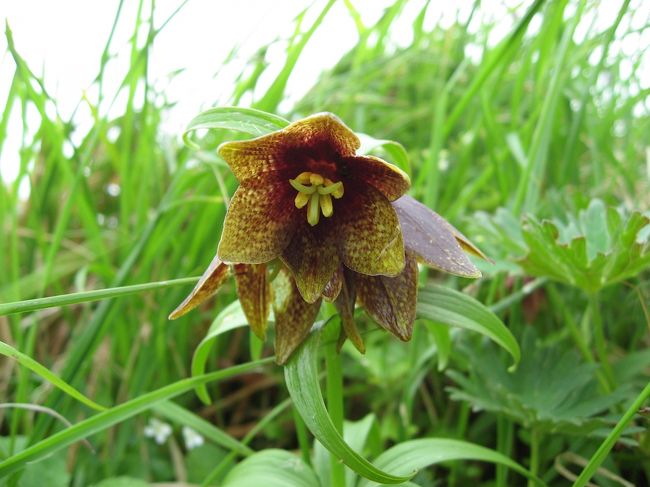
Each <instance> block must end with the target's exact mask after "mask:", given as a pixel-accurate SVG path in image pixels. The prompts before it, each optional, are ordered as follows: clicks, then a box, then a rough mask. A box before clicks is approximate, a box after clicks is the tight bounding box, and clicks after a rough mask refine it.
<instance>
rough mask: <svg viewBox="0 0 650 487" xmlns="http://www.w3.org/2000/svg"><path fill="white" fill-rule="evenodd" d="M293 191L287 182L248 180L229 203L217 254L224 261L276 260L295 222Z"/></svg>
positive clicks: (259, 262) (254, 261)
mask: <svg viewBox="0 0 650 487" xmlns="http://www.w3.org/2000/svg"><path fill="white" fill-rule="evenodd" d="M294 198H295V191H294V190H293V188H291V186H290V185H289V184H288V182H287V181H268V180H265V179H260V178H256V179H250V180H248V181H246V182H245V183H242V184H241V186H239V188H237V191H235V194H234V196H233V198H232V200H231V202H230V206H229V208H228V212H227V213H226V219H225V221H224V225H223V233H222V234H221V241H220V243H219V250H218V255H219V257H220V258H221V260H223V261H224V262H228V263H244V264H261V263H264V262H269V261H271V260H273V259H275V258H276V257H278V256H279V255H280V254H281V253H282V251H283V250H284V248H285V247H286V246H287V244H288V243H289V241H290V239H291V236H292V234H293V229H294V227H295V224H296V222H297V217H298V216H299V215H298V213H297V212H298V209H297V208H296V207H295V205H294V201H293V200H294Z"/></svg>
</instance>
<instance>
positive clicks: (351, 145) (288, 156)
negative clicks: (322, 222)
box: [218, 113, 360, 182]
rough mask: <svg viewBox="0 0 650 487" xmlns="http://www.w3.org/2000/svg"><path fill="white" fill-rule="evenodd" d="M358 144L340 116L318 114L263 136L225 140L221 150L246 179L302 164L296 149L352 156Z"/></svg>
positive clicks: (234, 170)
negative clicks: (240, 139)
mask: <svg viewBox="0 0 650 487" xmlns="http://www.w3.org/2000/svg"><path fill="white" fill-rule="evenodd" d="M359 146H360V142H359V138H358V137H357V136H356V135H355V134H354V132H352V130H350V129H349V128H348V127H347V126H346V125H345V124H344V123H343V122H342V121H341V120H340V119H339V118H338V117H336V116H335V115H333V114H331V113H317V114H315V115H312V116H310V117H307V118H304V119H302V120H298V121H297V122H294V123H292V124H290V125H288V126H287V127H286V128H284V129H282V130H279V131H277V132H273V133H270V134H268V135H263V136H262V137H257V138H255V139H249V140H243V141H235V142H226V143H224V144H222V145H221V146H220V147H219V149H218V150H219V155H220V156H221V157H223V159H224V160H225V161H226V162H227V163H228V165H229V166H230V169H231V170H232V172H233V173H234V174H235V177H236V178H237V179H238V180H239V181H240V182H243V181H246V180H247V179H249V178H252V177H256V176H260V175H262V174H264V173H270V172H274V171H278V170H284V169H287V168H289V169H291V168H298V167H300V164H301V163H303V162H304V161H302V160H300V159H301V158H300V157H296V151H297V152H298V155H300V154H301V153H303V154H304V155H305V156H310V155H311V154H313V153H314V152H316V153H335V154H338V155H339V156H351V155H353V154H354V153H355V151H356V150H357V149H358V148H359ZM292 177H295V175H293V176H292Z"/></svg>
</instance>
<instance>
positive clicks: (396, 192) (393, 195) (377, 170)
mask: <svg viewBox="0 0 650 487" xmlns="http://www.w3.org/2000/svg"><path fill="white" fill-rule="evenodd" d="M344 163H345V164H346V168H347V170H348V174H349V176H350V177H353V178H355V179H356V180H357V181H360V182H362V183H364V184H372V185H373V186H374V187H375V188H376V189H378V190H379V191H381V193H382V194H383V195H384V196H385V197H386V198H388V200H389V201H394V200H396V199H397V198H399V197H400V196H402V195H403V194H404V193H406V191H408V189H409V188H410V187H411V180H410V179H409V177H408V174H406V173H405V172H404V171H402V170H401V169H400V168H398V167H397V166H394V165H392V164H389V163H388V162H386V161H384V160H383V159H380V158H379V157H374V156H354V157H347V158H345V159H344Z"/></svg>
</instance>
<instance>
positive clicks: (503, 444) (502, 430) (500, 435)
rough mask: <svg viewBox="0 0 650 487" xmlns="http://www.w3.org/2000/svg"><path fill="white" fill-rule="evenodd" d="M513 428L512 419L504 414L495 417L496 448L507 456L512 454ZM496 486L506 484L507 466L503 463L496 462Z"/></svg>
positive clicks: (503, 486)
mask: <svg viewBox="0 0 650 487" xmlns="http://www.w3.org/2000/svg"><path fill="white" fill-rule="evenodd" d="M513 434H514V428H513V424H512V421H510V420H509V419H508V418H506V417H505V416H499V417H498V418H497V449H498V450H499V452H500V453H503V454H504V455H505V456H507V457H509V458H510V457H511V456H512V440H513ZM496 468H497V472H496V473H497V478H496V486H497V487H507V486H508V468H507V467H506V466H505V465H501V464H497V467H496Z"/></svg>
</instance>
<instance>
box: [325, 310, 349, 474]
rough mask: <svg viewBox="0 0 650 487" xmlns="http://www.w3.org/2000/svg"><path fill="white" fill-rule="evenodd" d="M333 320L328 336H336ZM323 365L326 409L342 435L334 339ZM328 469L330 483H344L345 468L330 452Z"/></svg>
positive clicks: (338, 361)
mask: <svg viewBox="0 0 650 487" xmlns="http://www.w3.org/2000/svg"><path fill="white" fill-rule="evenodd" d="M336 324H337V322H336V321H333V322H331V323H330V324H329V326H328V328H329V330H328V331H329V333H328V337H336V336H338V332H339V328H340V324H339V325H338V326H335V325H336ZM325 365H326V369H327V379H326V384H327V409H328V411H329V414H330V417H331V418H332V422H333V423H334V426H335V427H336V429H337V431H338V432H339V433H340V434H341V435H343V371H342V369H341V356H340V355H339V353H338V352H337V351H336V341H334V340H332V341H331V343H329V344H328V345H327V346H326V347H325ZM330 470H331V477H330V478H331V481H332V485H340V486H343V485H345V470H344V468H343V463H341V461H340V460H339V459H338V458H336V456H334V455H332V454H330Z"/></svg>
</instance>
